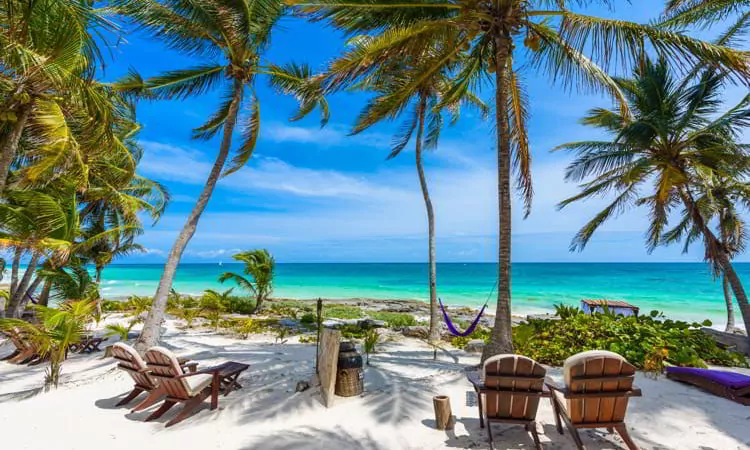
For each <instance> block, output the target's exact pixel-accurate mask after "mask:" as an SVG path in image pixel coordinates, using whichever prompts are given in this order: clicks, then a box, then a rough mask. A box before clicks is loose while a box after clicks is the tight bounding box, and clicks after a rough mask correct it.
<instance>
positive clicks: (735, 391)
mask: <svg viewBox="0 0 750 450" xmlns="http://www.w3.org/2000/svg"><path fill="white" fill-rule="evenodd" d="M667 378H669V379H670V380H675V381H680V382H682V383H687V384H692V385H693V386H696V387H698V388H701V389H703V390H705V391H708V392H710V393H712V394H714V395H718V396H720V397H724V398H726V399H729V400H732V401H733V402H737V403H740V404H742V405H748V406H750V376H747V375H743V374H741V373H736V372H727V371H723V370H711V369H696V368H692V367H667Z"/></svg>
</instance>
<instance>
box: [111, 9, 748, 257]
mask: <svg viewBox="0 0 750 450" xmlns="http://www.w3.org/2000/svg"><path fill="white" fill-rule="evenodd" d="M616 3H617V5H616V6H617V7H616V9H615V10H614V11H609V10H606V9H598V10H597V9H588V10H586V12H587V13H591V14H600V15H604V16H609V17H618V18H622V19H628V20H635V21H641V22H643V21H647V20H650V19H653V18H654V14H655V13H656V11H655V10H656V9H657V8H655V7H654V5H655V4H657V3H659V2H656V1H653V0H650V1H649V0H633V1H632V3H630V4H628V3H626V2H624V1H618V2H616ZM343 46H344V39H343V37H342V36H341V35H340V34H339V33H337V32H336V31H334V30H332V29H330V28H328V27H326V26H325V25H323V24H311V23H307V22H304V21H302V20H300V19H292V18H289V19H285V20H283V21H282V22H281V24H280V26H279V27H278V29H277V30H276V32H275V34H274V35H273V39H272V47H271V50H270V51H269V52H268V53H267V54H266V59H267V60H268V61H271V62H274V63H277V64H281V63H285V62H290V61H297V62H305V63H308V64H310V65H312V66H313V67H315V68H318V69H320V68H322V67H323V66H324V65H325V63H326V62H327V61H330V60H331V59H332V58H333V57H335V56H336V55H337V54H338V53H339V52H340V51H341V50H342V48H343ZM111 51H112V56H113V58H112V61H111V63H110V65H109V66H108V67H107V70H106V75H105V76H106V78H107V79H115V78H117V77H119V76H121V75H123V74H124V73H125V72H126V71H127V70H128V68H131V67H132V68H135V69H137V70H138V71H139V72H141V74H142V75H144V76H146V77H148V76H153V75H156V74H158V73H159V72H161V71H165V70H172V69H178V68H184V67H189V66H192V65H197V64H201V63H203V62H205V61H197V60H190V59H188V58H185V57H183V56H181V55H179V54H177V53H176V52H174V51H172V50H168V49H166V48H164V47H163V46H162V45H161V44H160V43H158V42H156V41H152V40H149V39H148V38H146V37H145V36H142V35H138V34H128V35H126V36H125V39H124V40H123V41H121V42H118V43H117V45H113V46H112V49H111ZM521 63H523V61H521ZM524 76H525V79H526V83H527V86H528V91H529V96H530V101H531V105H532V119H531V122H530V124H529V129H530V135H531V144H532V149H533V161H534V162H533V173H534V183H535V192H536V196H535V201H534V209H533V212H532V214H531V216H530V217H529V218H528V219H526V220H522V219H521V208H520V204H518V203H516V205H514V206H515V216H514V219H513V227H514V233H513V239H514V241H513V243H514V247H513V258H514V260H515V261H527V262H528V261H554V262H557V261H560V262H562V261H571V262H575V261H581V262H582V261H612V262H624V261H696V260H700V249H699V248H697V247H696V249H695V251H694V252H693V253H692V254H691V255H687V256H685V255H682V254H681V252H680V249H679V248H678V247H674V248H670V249H658V250H657V251H656V252H654V254H652V255H647V253H646V251H645V249H644V245H643V232H644V230H645V229H646V225H645V223H646V220H645V214H644V212H643V211H636V212H633V213H629V214H626V215H624V216H622V217H621V218H620V219H618V220H617V221H613V222H612V223H611V224H609V225H607V226H606V227H605V228H604V229H603V230H602V232H600V233H599V234H598V235H597V236H595V238H594V239H593V240H592V242H591V243H590V245H589V247H588V248H587V249H586V250H585V251H584V252H583V253H570V252H569V251H568V245H569V242H570V239H571V238H572V236H573V235H574V234H575V232H576V231H577V230H578V228H580V226H581V225H582V224H584V223H585V222H586V221H587V219H589V218H590V217H591V215H592V214H593V213H594V212H595V211H597V210H598V209H597V208H600V207H601V206H602V205H603V204H604V203H605V200H601V201H598V200H597V201H592V202H589V203H585V204H580V205H574V206H572V207H569V208H567V209H565V210H564V211H562V212H558V211H556V208H555V204H556V203H557V202H559V201H560V200H562V199H564V198H565V197H566V196H569V195H571V194H573V193H574V192H575V191H576V187H575V186H574V185H571V184H567V183H565V182H564V181H563V179H562V174H563V169H564V167H565V166H566V164H567V163H568V161H569V157H568V156H567V155H565V154H560V153H554V154H551V153H550V149H552V148H553V147H554V146H556V145H558V144H560V143H563V142H567V141H573V140H580V139H588V138H596V137H597V135H596V132H594V131H592V130H589V129H586V128H584V127H582V126H580V125H579V124H578V123H577V121H578V119H579V118H580V117H581V116H582V115H583V114H584V113H585V111H586V110H587V109H589V108H591V107H593V106H605V107H607V106H609V105H610V103H611V102H610V101H609V100H607V99H605V98H603V97H600V96H597V95H581V94H576V93H569V92H565V91H564V90H563V89H562V87H561V86H555V85H553V84H552V83H551V82H550V80H549V79H548V78H547V77H546V76H545V75H544V74H540V73H535V72H534V71H533V70H532V69H531V68H529V67H527V68H526V69H525V70H524ZM258 94H259V97H260V99H261V116H262V126H261V134H260V140H259V142H258V146H257V149H256V153H255V156H254V157H253V160H252V162H251V163H250V164H249V165H248V166H247V167H245V168H243V169H242V170H240V171H239V172H238V173H236V174H234V175H232V176H230V177H228V178H225V179H223V180H222V181H221V182H220V183H219V186H218V187H217V189H216V191H215V193H214V196H213V198H212V200H211V203H210V204H209V206H208V209H207V210H206V212H205V214H204V215H203V218H202V219H201V223H200V225H199V227H198V231H197V233H196V235H195V237H194V238H193V240H192V242H191V243H190V245H189V247H188V250H187V251H186V253H185V256H184V258H183V261H184V262H209V261H222V260H229V259H230V257H231V254H232V253H235V252H237V251H239V250H243V249H250V248H257V247H263V248H268V249H269V250H270V251H271V252H272V253H273V254H275V255H276V257H277V259H278V260H279V261H281V262H334V261H339V262H367V261H373V262H419V261H425V260H426V257H427V252H426V250H427V237H426V218H425V212H424V204H423V202H422V197H421V193H420V190H419V185H418V182H417V177H416V171H415V168H414V153H413V151H405V152H404V153H403V154H402V155H400V156H399V157H398V158H395V159H393V160H389V161H386V156H387V155H388V153H389V144H390V140H391V136H392V134H393V131H394V130H395V129H396V127H397V125H398V123H395V124H383V125H379V126H377V127H373V128H372V129H371V130H369V131H367V132H365V133H362V134H360V135H358V136H354V137H350V136H348V131H349V129H350V127H351V125H352V122H353V119H354V117H355V116H356V114H357V112H358V111H359V110H360V108H361V107H362V106H363V104H364V101H365V99H366V96H365V95H362V94H356V95H355V94H351V93H346V94H339V95H336V96H334V97H332V98H331V99H330V103H331V110H332V118H331V121H330V123H329V124H328V126H326V127H325V128H322V129H321V128H320V126H319V123H318V118H317V117H315V115H312V116H311V117H310V118H307V119H305V120H303V121H300V122H294V123H292V122H289V120H288V118H289V117H290V116H291V115H292V113H293V112H294V108H295V102H294V100H293V99H290V98H285V97H281V96H278V95H276V94H274V93H273V92H272V91H271V90H270V89H269V88H268V87H267V83H266V80H259V81H258ZM481 94H482V97H483V98H485V99H487V100H488V101H489V100H490V96H491V94H492V93H491V90H490V89H485V90H484V91H483V92H482V93H481ZM741 94H742V91H741V90H740V89H733V90H731V91H729V92H728V96H729V97H732V98H737V97H739V96H740V95H741ZM217 101H218V95H205V96H202V97H199V98H193V99H190V100H185V101H159V102H153V103H145V102H144V103H141V104H140V105H139V106H138V119H139V121H140V122H141V123H142V124H143V131H142V132H141V134H140V139H141V144H142V145H143V147H144V149H145V157H144V159H143V161H142V164H141V168H140V172H141V173H142V174H143V175H146V176H148V177H150V178H153V179H156V180H158V181H160V182H162V183H164V184H165V185H166V186H167V187H168V189H169V191H170V192H171V194H172V198H173V201H172V203H171V205H170V206H169V208H168V210H167V213H166V214H165V216H164V217H163V218H162V220H161V221H160V222H159V223H158V224H156V226H154V227H149V228H147V230H146V233H145V234H144V236H143V237H142V238H141V240H140V242H141V243H142V244H143V245H144V246H145V247H147V248H148V252H147V253H146V254H144V255H138V256H132V257H130V258H128V259H127V260H120V261H118V262H129V263H146V262H162V261H164V259H165V255H166V253H167V252H168V251H169V248H170V247H171V245H172V242H173V240H174V238H175V237H176V235H177V233H178V231H179V229H180V228H181V226H182V224H183V222H184V220H185V218H186V216H187V214H188V213H189V211H190V209H191V207H192V205H193V203H194V201H195V199H196V198H197V196H198V193H199V192H200V189H201V188H202V185H203V183H204V181H205V177H206V175H207V173H208V170H209V167H210V165H211V163H212V162H213V159H214V157H215V155H216V152H217V149H218V145H219V143H218V139H214V140H212V141H209V142H203V141H192V140H190V130H191V129H192V128H193V127H196V126H198V125H200V124H202V123H203V122H204V121H205V119H206V118H207V117H208V116H209V115H210V114H211V112H212V111H213V110H214V108H215V107H216V105H217ZM492 133H493V128H492V125H491V123H490V122H484V121H482V120H481V118H479V117H478V116H477V114H475V113H473V112H471V111H465V112H464V115H463V119H462V121H461V122H460V123H459V124H458V125H457V126H454V127H451V128H446V129H445V131H444V132H443V135H442V138H441V143H440V146H439V148H438V149H437V150H436V151H435V152H433V153H429V154H427V155H426V171H427V176H428V181H429V184H430V189H431V193H432V197H433V201H434V204H435V210H436V216H437V255H438V260H439V261H443V262H450V261H494V260H496V251H497V250H496V236H497V232H496V230H497V220H498V219H497V205H496V203H497V200H496V169H495V149H494V146H493V143H492Z"/></svg>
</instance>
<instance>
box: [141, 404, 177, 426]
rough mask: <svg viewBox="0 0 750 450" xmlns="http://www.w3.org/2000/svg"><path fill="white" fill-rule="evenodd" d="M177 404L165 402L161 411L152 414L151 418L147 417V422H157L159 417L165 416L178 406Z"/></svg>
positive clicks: (160, 408)
mask: <svg viewBox="0 0 750 450" xmlns="http://www.w3.org/2000/svg"><path fill="white" fill-rule="evenodd" d="M176 404H177V402H173V401H172V400H165V401H164V404H162V405H161V406H160V407H159V409H157V410H156V411H154V412H153V413H151V415H150V416H148V417H146V422H150V421H152V420H156V419H158V418H159V417H161V416H163V415H164V413H166V412H167V411H169V410H170V409H171V408H172V407H173V406H174V405H176Z"/></svg>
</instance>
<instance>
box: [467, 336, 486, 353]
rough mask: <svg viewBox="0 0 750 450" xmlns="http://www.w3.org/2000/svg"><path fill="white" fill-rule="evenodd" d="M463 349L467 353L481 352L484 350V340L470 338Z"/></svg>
mask: <svg viewBox="0 0 750 450" xmlns="http://www.w3.org/2000/svg"><path fill="white" fill-rule="evenodd" d="M464 351H465V352H467V353H482V352H483V351H484V341H483V340H481V339H472V340H470V341H469V342H468V343H467V344H466V345H465V346H464Z"/></svg>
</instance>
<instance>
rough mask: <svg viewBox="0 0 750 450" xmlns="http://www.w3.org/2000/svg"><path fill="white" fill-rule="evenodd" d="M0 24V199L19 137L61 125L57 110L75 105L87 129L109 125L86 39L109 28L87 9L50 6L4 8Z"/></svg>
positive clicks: (47, 2) (51, 1)
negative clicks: (0, 109) (83, 112)
mask: <svg viewBox="0 0 750 450" xmlns="http://www.w3.org/2000/svg"><path fill="white" fill-rule="evenodd" d="M0 22H2V23H3V25H4V26H3V27H2V28H0V45H2V48H3V56H2V65H1V67H0V102H2V104H3V111H4V112H3V114H2V116H1V117H0V118H1V119H2V121H0V193H1V192H3V191H4V190H5V187H6V182H7V177H8V172H9V169H10V168H11V164H12V163H13V160H14V158H16V157H17V152H18V149H19V144H20V143H21V140H22V137H23V135H24V133H25V132H26V131H28V130H29V128H31V127H34V126H36V127H39V126H40V125H41V126H43V125H48V124H49V122H50V121H51V120H53V119H54V120H58V121H59V120H61V115H60V114H58V113H59V111H60V110H61V105H62V104H69V103H70V102H76V103H78V105H79V106H80V107H81V108H82V109H85V110H86V117H87V120H88V121H89V123H90V124H92V125H94V124H105V123H109V122H110V120H111V110H110V109H109V107H108V101H107V97H106V95H104V93H103V91H102V90H101V89H99V87H98V85H97V83H96V82H94V81H93V75H94V73H95V71H96V62H97V60H98V59H99V51H98V49H97V47H96V41H97V39H95V38H94V36H93V35H92V33H96V32H97V31H96V30H97V29H98V30H101V29H102V28H103V27H104V28H107V29H111V25H110V24H109V23H108V22H107V21H106V20H104V19H103V18H102V17H101V16H100V15H99V10H98V9H95V8H94V6H93V4H90V3H86V2H84V3H80V4H71V3H67V2H58V1H55V0H38V1H33V2H18V1H9V2H5V3H3V5H2V6H0ZM47 128H49V127H47ZM57 147H58V148H59V150H60V151H61V152H62V151H68V150H71V147H70V146H66V145H57Z"/></svg>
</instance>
